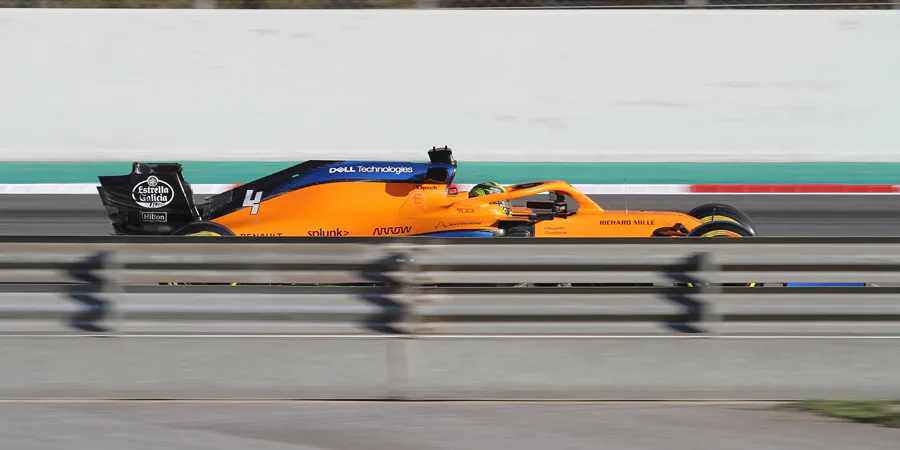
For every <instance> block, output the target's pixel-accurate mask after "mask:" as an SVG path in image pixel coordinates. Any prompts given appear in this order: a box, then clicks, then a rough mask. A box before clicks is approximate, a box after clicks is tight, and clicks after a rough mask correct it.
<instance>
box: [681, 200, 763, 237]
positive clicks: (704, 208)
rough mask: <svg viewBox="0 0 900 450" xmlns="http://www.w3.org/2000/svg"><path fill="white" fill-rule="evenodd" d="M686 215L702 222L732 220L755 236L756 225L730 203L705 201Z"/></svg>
mask: <svg viewBox="0 0 900 450" xmlns="http://www.w3.org/2000/svg"><path fill="white" fill-rule="evenodd" d="M687 215H689V216H691V217H693V218H695V219H697V220H699V221H701V222H703V223H710V222H717V221H725V222H733V223H736V224H738V225H740V226H742V227H744V228H745V229H747V231H749V232H750V233H751V235H753V236H756V225H754V224H753V221H752V220H750V216H748V215H747V214H745V213H744V212H743V211H741V210H740V209H737V208H735V207H734V206H731V205H726V204H723V203H707V204H705V205H700V206H698V207H696V208H694V209H692V210H690V211H688V213H687Z"/></svg>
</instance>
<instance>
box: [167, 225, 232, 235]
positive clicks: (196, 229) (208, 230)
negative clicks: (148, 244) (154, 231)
mask: <svg viewBox="0 0 900 450" xmlns="http://www.w3.org/2000/svg"><path fill="white" fill-rule="evenodd" d="M172 234H173V235H175V236H234V232H232V231H231V230H229V229H228V227H226V226H225V225H220V224H217V223H215V222H192V223H189V224H187V225H185V226H183V227H181V228H179V229H178V230H175V232H174V233H172Z"/></svg>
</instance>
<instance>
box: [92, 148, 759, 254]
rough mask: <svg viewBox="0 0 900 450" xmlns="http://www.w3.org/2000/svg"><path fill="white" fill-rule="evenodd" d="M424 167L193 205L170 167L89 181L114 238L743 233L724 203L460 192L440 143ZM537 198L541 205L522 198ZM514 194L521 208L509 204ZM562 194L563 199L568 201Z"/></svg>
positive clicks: (505, 189) (256, 190)
mask: <svg viewBox="0 0 900 450" xmlns="http://www.w3.org/2000/svg"><path fill="white" fill-rule="evenodd" d="M428 156H429V158H430V162H427V163H415V162H385V161H320V160H314V161H307V162H304V163H301V164H297V165H294V166H292V167H288V168H287V169H284V170H282V171H280V172H276V173H273V174H271V175H268V176H265V177H263V178H260V179H258V180H255V181H251V182H249V183H247V184H244V185H240V186H237V187H235V188H233V189H231V190H228V191H225V192H222V193H220V194H217V195H214V196H211V197H209V198H207V199H206V200H205V201H204V202H202V203H200V204H197V203H195V201H194V196H193V193H192V190H191V186H190V184H189V183H187V182H186V181H185V180H184V177H183V175H182V166H181V164H177V163H162V164H156V163H138V162H136V163H134V165H133V168H132V173H130V174H128V175H122V176H101V177H99V179H100V187H98V190H99V193H100V197H101V199H102V201H103V205H104V206H105V208H106V210H107V214H108V215H109V218H110V221H111V223H112V225H113V228H114V230H115V232H116V233H117V234H126V235H148V234H152V235H192V236H197V235H218V236H233V235H237V236H317V237H318V236H444V237H502V236H519V237H553V238H565V237H654V236H656V237H686V236H702V237H743V236H755V235H756V230H755V228H754V225H753V223H752V222H751V220H750V218H749V217H747V215H746V214H744V213H742V212H741V211H739V210H738V209H736V208H733V207H731V206H728V205H722V204H706V205H702V206H699V207H697V208H694V209H693V210H691V211H689V212H687V213H681V212H671V211H613V210H604V209H603V208H601V207H600V206H599V205H597V204H596V203H595V202H594V201H593V200H591V199H590V198H589V197H588V196H587V195H585V194H583V193H582V192H580V191H578V190H577V189H575V188H574V187H573V186H572V185H570V184H569V183H566V182H564V181H537V182H531V183H523V184H516V185H512V186H500V185H498V184H496V183H490V182H488V183H482V184H479V185H477V186H475V187H474V188H472V189H471V190H470V191H468V192H465V191H463V192H459V191H458V190H457V189H456V187H454V186H453V185H452V182H453V178H454V176H455V175H456V170H457V163H456V160H455V159H454V158H453V155H452V152H451V150H450V149H449V148H446V147H444V148H433V149H432V150H430V151H428ZM543 194H549V196H550V199H549V200H550V201H528V199H529V198H532V197H535V196H538V195H543ZM517 199H522V200H524V201H525V206H512V201H513V200H517ZM569 201H571V202H572V203H573V204H569V203H570V202H569Z"/></svg>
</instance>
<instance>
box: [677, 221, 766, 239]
mask: <svg viewBox="0 0 900 450" xmlns="http://www.w3.org/2000/svg"><path fill="white" fill-rule="evenodd" d="M753 236H754V234H753V232H752V231H750V230H748V229H747V228H745V227H743V226H741V225H739V224H737V223H734V222H726V221H721V220H717V221H714V222H707V223H704V224H703V225H700V226H698V227H697V228H694V229H693V230H691V232H690V234H688V237H703V238H741V237H753Z"/></svg>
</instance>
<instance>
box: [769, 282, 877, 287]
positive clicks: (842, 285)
mask: <svg viewBox="0 0 900 450" xmlns="http://www.w3.org/2000/svg"><path fill="white" fill-rule="evenodd" d="M865 285H866V283H785V287H859V286H865Z"/></svg>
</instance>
